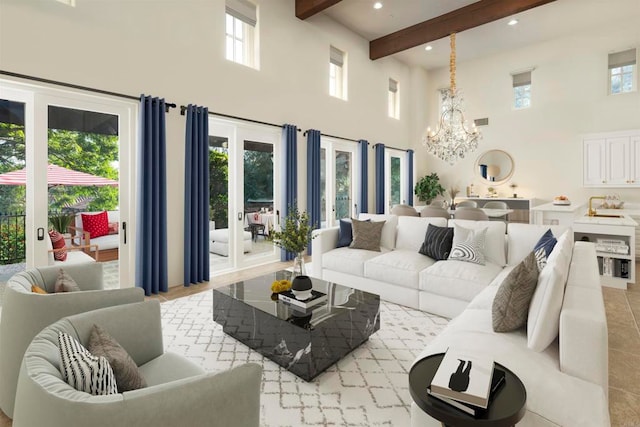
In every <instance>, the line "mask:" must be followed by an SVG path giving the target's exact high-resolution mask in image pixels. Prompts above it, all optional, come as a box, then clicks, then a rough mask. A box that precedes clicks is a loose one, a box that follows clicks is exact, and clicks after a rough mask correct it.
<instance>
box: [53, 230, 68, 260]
mask: <svg viewBox="0 0 640 427" xmlns="http://www.w3.org/2000/svg"><path fill="white" fill-rule="evenodd" d="M49 238H50V239H51V246H53V249H61V250H57V251H55V252H54V253H53V258H54V259H55V260H56V261H66V260H67V244H66V243H65V241H64V236H63V235H62V234H60V233H59V232H58V231H56V230H51V231H49Z"/></svg>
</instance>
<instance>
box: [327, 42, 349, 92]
mask: <svg viewBox="0 0 640 427" xmlns="http://www.w3.org/2000/svg"><path fill="white" fill-rule="evenodd" d="M329 96H332V97H334V98H338V99H342V100H343V101H346V100H347V53H346V52H344V51H342V50H340V49H338V48H337V47H335V46H330V47H329Z"/></svg>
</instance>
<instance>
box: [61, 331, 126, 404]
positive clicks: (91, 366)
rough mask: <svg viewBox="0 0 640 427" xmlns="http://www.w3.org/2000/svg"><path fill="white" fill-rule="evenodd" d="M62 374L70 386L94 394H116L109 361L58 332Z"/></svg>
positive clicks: (70, 337)
mask: <svg viewBox="0 0 640 427" xmlns="http://www.w3.org/2000/svg"><path fill="white" fill-rule="evenodd" d="M58 346H59V348H60V362H61V363H60V364H61V368H62V376H63V378H64V380H65V381H66V382H67V384H69V385H70V386H71V387H73V388H75V389H76V390H78V391H83V392H85V393H89V394H92V395H94V396H100V395H107V394H116V393H118V387H117V386H116V377H115V376H114V375H113V370H112V369H111V366H110V365H109V361H108V360H107V359H106V358H104V357H102V356H100V357H96V356H94V355H92V354H91V353H89V351H88V350H87V349H86V348H84V347H83V346H82V344H80V343H79V342H78V341H77V340H76V339H75V338H73V337H72V336H71V335H69V334H67V333H64V332H58Z"/></svg>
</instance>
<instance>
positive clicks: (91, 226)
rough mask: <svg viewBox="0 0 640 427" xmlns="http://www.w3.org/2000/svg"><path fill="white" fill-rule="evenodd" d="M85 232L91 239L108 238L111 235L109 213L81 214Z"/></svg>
mask: <svg viewBox="0 0 640 427" xmlns="http://www.w3.org/2000/svg"><path fill="white" fill-rule="evenodd" d="M81 215H82V225H83V227H84V231H87V232H88V233H89V237H90V238H92V239H93V238H94V237H100V236H106V235H107V234H109V215H108V214H107V211H102V212H100V213H97V214H81Z"/></svg>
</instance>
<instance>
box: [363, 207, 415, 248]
mask: <svg viewBox="0 0 640 427" xmlns="http://www.w3.org/2000/svg"><path fill="white" fill-rule="evenodd" d="M358 219H359V220H360V221H364V220H366V219H371V221H373V222H377V221H385V223H384V226H383V227H382V235H381V236H380V247H382V248H387V249H389V250H393V249H395V247H396V227H397V226H398V217H397V216H396V215H378V214H367V213H361V214H360V215H359V216H358ZM423 237H424V234H423Z"/></svg>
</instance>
